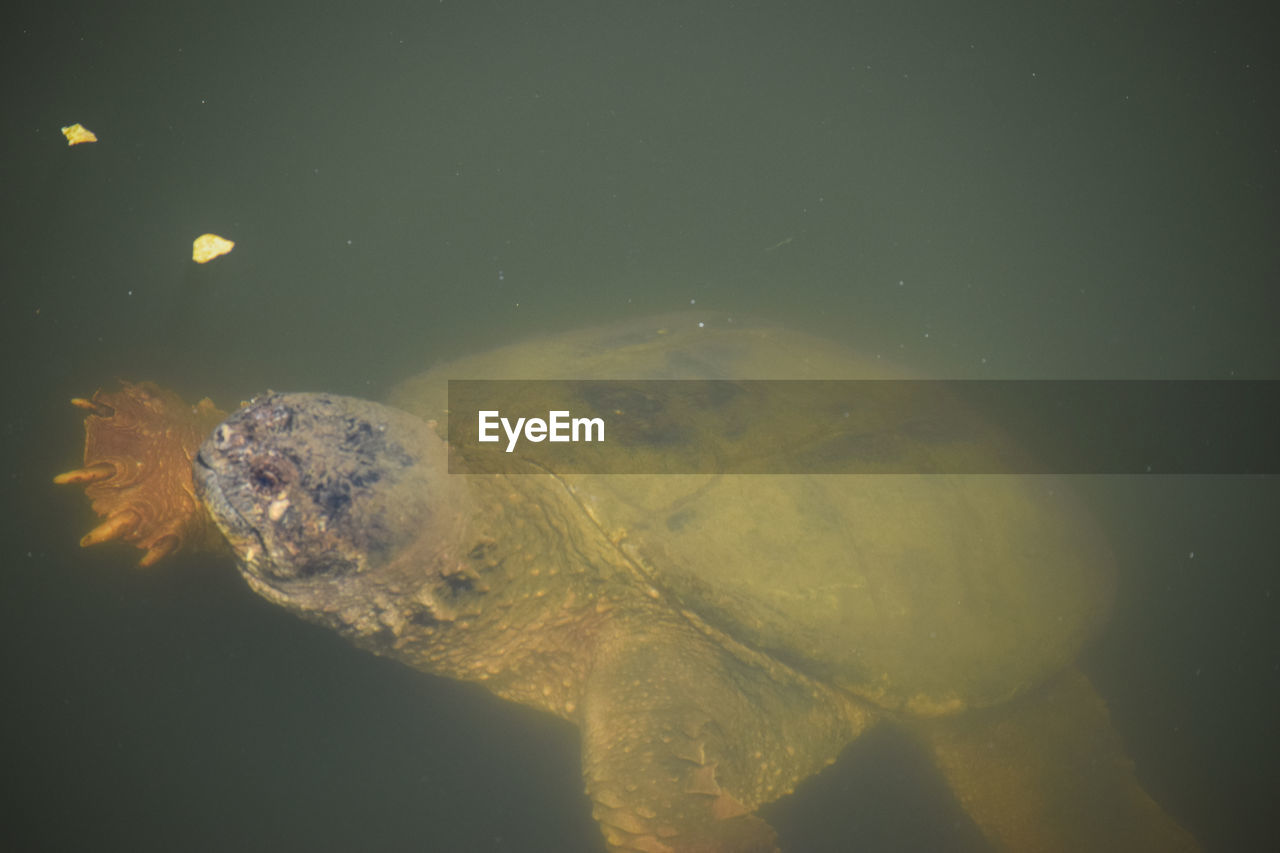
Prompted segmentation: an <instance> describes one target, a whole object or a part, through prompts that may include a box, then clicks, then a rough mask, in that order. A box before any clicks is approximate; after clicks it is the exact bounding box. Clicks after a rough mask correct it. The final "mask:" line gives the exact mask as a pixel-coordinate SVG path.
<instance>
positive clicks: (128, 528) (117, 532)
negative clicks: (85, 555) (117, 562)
mask: <svg viewBox="0 0 1280 853" xmlns="http://www.w3.org/2000/svg"><path fill="white" fill-rule="evenodd" d="M141 521H142V519H140V518H138V514H137V513H136V512H134V511H133V510H131V509H124V510H121V511H120V512H117V513H116V514H115V515H112V516H110V517H109V518H107V520H106V521H104V522H102V523H101V524H99V525H98V526H97V527H95V528H93V529H92V530H90V531H89V532H88V533H86V534H85V535H84V536H83V537H82V538H81V539H80V547H81V548H87V547H89V546H90V545H99V544H101V543H103V542H110V541H111V540H112V539H124V540H126V541H127V540H128V538H129V534H130V533H133V532H134V531H135V530H137V529H138V524H139V522H141Z"/></svg>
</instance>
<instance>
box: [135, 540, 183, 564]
mask: <svg viewBox="0 0 1280 853" xmlns="http://www.w3.org/2000/svg"><path fill="white" fill-rule="evenodd" d="M181 544H182V543H181V542H180V541H179V540H178V537H177V536H163V537H161V538H160V539H158V540H156V543H155V544H154V545H152V546H151V547H150V548H148V549H147V551H146V553H145V554H143V555H142V559H141V560H139V561H138V565H139V566H140V567H142V568H144V569H145V568H148V567H150V566H153V565H155V564H156V563H158V562H160V561H161V560H163V559H164V558H165V557H167V556H169V555H170V554H172V553H173V552H174V551H177V550H178V548H179V546H180V545H181Z"/></svg>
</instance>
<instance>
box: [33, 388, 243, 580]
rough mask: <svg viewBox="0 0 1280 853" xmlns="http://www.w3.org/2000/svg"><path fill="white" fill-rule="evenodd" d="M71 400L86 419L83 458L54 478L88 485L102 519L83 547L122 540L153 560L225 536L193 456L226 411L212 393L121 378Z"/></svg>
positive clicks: (147, 562) (148, 562)
mask: <svg viewBox="0 0 1280 853" xmlns="http://www.w3.org/2000/svg"><path fill="white" fill-rule="evenodd" d="M121 386H122V387H121V389H120V390H119V391H109V392H103V391H97V392H95V393H94V395H93V397H92V398H90V399H86V398H84V397H76V398H74V399H72V401H71V404H72V405H73V406H75V407H76V408H77V409H82V410H83V411H85V412H87V413H88V414H87V415H86V417H85V419H84V436H85V442H84V465H83V466H82V467H80V468H75V469H73V470H70V471H66V472H63V473H61V474H59V475H58V476H56V477H54V478H53V481H54V482H55V483H59V484H68V483H72V484H77V485H83V486H84V490H85V495H86V496H87V497H88V498H89V500H90V501H91V502H92V504H93V511H94V512H95V513H97V514H98V515H99V516H101V517H102V518H103V519H104V520H103V521H102V522H101V523H100V524H99V525H98V526H97V527H95V528H94V529H93V530H91V531H89V532H88V533H87V534H86V535H85V536H84V538H82V539H81V540H80V544H81V545H82V546H89V545H98V544H100V543H102V542H110V541H113V540H118V541H121V542H130V543H133V544H134V545H136V546H137V547H138V548H141V549H142V550H143V552H144V553H143V555H142V559H141V561H140V563H139V564H140V565H142V566H150V565H153V564H154V563H156V562H158V561H160V560H161V559H163V558H164V557H167V556H169V555H170V554H173V553H175V552H176V551H179V550H181V549H183V548H191V547H195V548H208V547H216V546H217V543H218V542H219V541H220V538H219V536H218V534H217V531H216V529H215V528H214V526H213V523H212V521H211V520H210V518H209V516H208V513H206V512H205V510H204V507H203V506H202V505H201V504H200V501H199V499H198V498H197V497H196V494H195V485H194V482H193V480H192V476H191V462H192V459H193V457H194V456H195V453H196V451H197V450H198V449H199V447H200V443H201V442H202V441H204V439H205V436H207V435H208V434H209V432H210V431H212V429H213V427H214V426H215V425H217V424H218V423H219V422H220V421H221V420H222V419H223V418H224V417H226V415H225V413H224V412H221V411H219V410H218V409H217V407H215V406H214V405H213V403H211V402H209V401H208V400H201V401H200V402H199V403H198V404H196V405H194V406H191V405H188V404H187V403H184V402H183V401H182V399H181V398H180V397H179V396H178V395H177V394H174V393H173V392H172V391H166V390H164V389H162V388H160V387H158V386H156V385H153V384H151V383H149V382H142V383H138V384H133V383H130V382H122V383H121Z"/></svg>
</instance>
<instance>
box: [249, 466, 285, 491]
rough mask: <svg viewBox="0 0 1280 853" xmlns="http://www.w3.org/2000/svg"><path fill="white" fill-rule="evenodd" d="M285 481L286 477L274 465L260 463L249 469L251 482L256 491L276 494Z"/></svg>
mask: <svg viewBox="0 0 1280 853" xmlns="http://www.w3.org/2000/svg"><path fill="white" fill-rule="evenodd" d="M283 482H284V477H282V476H281V475H280V472H279V471H277V470H276V469H275V467H274V466H272V465H268V464H265V463H260V464H258V465H254V466H253V467H252V468H250V469H249V483H250V484H251V485H252V486H253V488H254V490H255V491H259V492H267V493H270V494H275V493H276V492H277V491H279V489H280V485H281V484H282V483H283Z"/></svg>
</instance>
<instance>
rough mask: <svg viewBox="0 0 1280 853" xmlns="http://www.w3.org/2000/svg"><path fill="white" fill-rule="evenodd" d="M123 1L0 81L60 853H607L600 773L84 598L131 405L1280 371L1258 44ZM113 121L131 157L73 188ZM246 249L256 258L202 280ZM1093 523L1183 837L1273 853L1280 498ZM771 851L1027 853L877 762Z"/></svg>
mask: <svg viewBox="0 0 1280 853" xmlns="http://www.w3.org/2000/svg"><path fill="white" fill-rule="evenodd" d="M81 5H82V8H68V7H60V9H59V11H58V14H57V15H56V16H55V15H54V14H53V13H52V12H50V13H48V14H47V15H44V16H43V17H38V18H29V19H21V18H19V19H17V20H16V21H13V22H11V24H10V25H7V26H6V27H5V32H4V34H3V35H0V45H2V49H0V56H3V57H4V58H3V60H0V61H3V63H4V70H5V79H6V81H7V82H8V83H9V86H8V87H7V104H8V106H7V108H6V120H5V131H6V132H5V133H4V134H3V143H2V144H3V146H4V148H3V151H2V152H0V154H2V156H0V211H3V213H4V217H5V219H4V227H3V229H0V280H3V283H4V285H3V289H2V290H0V322H3V340H4V346H5V372H6V377H5V383H4V387H5V389H6V395H7V404H6V406H5V410H4V417H3V420H2V421H0V430H2V433H3V438H4V441H3V442H2V444H3V448H4V451H3V452H4V454H5V460H6V463H7V464H6V466H5V467H6V469H7V471H8V472H9V475H8V489H7V490H6V495H7V499H6V511H5V512H4V514H3V519H4V525H5V526H4V532H3V538H2V540H0V541H3V542H4V543H5V545H6V562H7V563H8V571H6V572H5V573H4V581H3V583H4V587H3V593H2V594H0V607H2V608H3V619H0V624H3V626H4V627H3V631H4V636H3V649H4V656H3V659H4V666H5V672H4V680H5V686H6V700H5V707H6V711H7V714H6V717H7V725H6V726H5V732H6V734H5V742H4V754H5V756H6V757H5V764H6V773H5V778H6V788H7V790H6V793H5V797H4V802H5V808H6V811H7V815H8V817H7V820H6V822H5V823H6V827H7V829H6V832H7V833H8V835H9V837H10V838H13V839H16V840H17V842H18V843H17V844H16V845H15V849H51V850H85V849H98V850H108V849H120V850H125V849H127V850H135V851H137V850H173V849H185V850H226V849H247V850H255V849H260V850H281V849H309V850H330V849H331V850H339V849H343V850H346V849H369V850H408V849H424V850H431V849H439V850H510V851H534V850H546V851H565V850H591V849H593V847H592V845H595V844H598V841H597V836H596V830H595V828H594V825H593V824H592V822H591V820H590V815H589V807H588V805H587V803H586V802H585V799H584V798H583V797H582V796H581V781H580V778H579V775H578V765H577V754H576V750H577V742H576V738H575V735H574V733H573V732H572V731H571V730H569V729H568V728H566V727H563V726H562V725H560V724H558V723H556V722H555V721H552V720H544V719H542V718H540V717H538V716H536V715H534V714H531V713H528V712H525V711H522V710H521V709H518V708H512V707H507V706H504V705H501V704H499V703H497V702H496V701H494V700H491V699H489V698H488V697H486V696H485V695H484V694H482V693H480V692H478V691H476V690H473V689H472V688H469V687H463V686H459V685H456V684H451V683H445V682H439V681H434V680H431V679H427V678H424V677H421V676H418V675H416V674H414V673H412V672H409V671H407V670H402V669H400V668H398V667H397V666H395V665H393V664H390V663H388V662H385V661H380V660H376V659H373V658H371V657H370V656H368V655H365V654H363V653H360V652H357V651H355V650H353V649H350V648H348V647H347V646H345V645H344V644H343V643H342V642H341V641H340V640H338V639H337V638H336V637H333V636H330V635H328V634H327V633H325V632H324V631H321V630H319V629H316V628H313V627H311V626H307V625H304V624H301V623H299V622H297V621H296V620H294V619H293V618H292V617H290V616H288V615H287V614H285V613H283V612H278V611H276V610H275V609H273V608H271V607H270V606H269V605H267V604H265V603H263V602H260V601H258V600H257V599H256V598H254V597H253V596H252V595H251V594H250V593H249V592H248V591H247V589H245V588H244V586H243V584H242V583H241V582H240V581H239V579H238V578H237V577H236V576H235V574H234V572H233V571H231V570H230V567H229V566H226V565H223V564H220V563H218V562H217V561H212V560H203V559H200V558H194V557H192V558H185V559H183V560H181V561H179V562H176V563H174V564H172V565H169V566H166V567H162V568H157V569H156V570H153V571H151V572H148V573H140V572H137V571H135V570H134V569H132V568H131V563H132V561H133V555H131V554H128V553H124V552H123V551H120V550H101V551H95V552H87V553H86V552H81V551H80V550H79V549H78V548H77V547H76V546H75V542H76V540H77V538H78V537H79V535H80V534H81V533H82V532H83V531H84V530H85V529H87V526H88V525H89V524H90V523H91V519H90V517H89V514H88V510H87V508H86V507H85V506H84V503H83V501H82V500H81V499H79V498H77V496H76V495H74V494H71V493H68V492H66V491H59V490H56V489H54V488H53V487H52V486H51V485H50V484H49V478H50V477H51V476H52V474H53V473H55V472H57V471H59V470H63V469H66V468H68V467H72V466H73V465H74V464H75V463H76V462H77V461H78V452H79V442H80V426H79V418H78V417H77V416H76V414H75V413H74V412H73V410H72V409H71V408H70V407H68V406H67V405H66V402H65V401H66V399H67V398H69V397H71V396H74V395H81V394H85V393H87V392H91V391H92V390H93V389H94V388H95V387H98V386H100V385H104V384H109V383H111V382H113V381H114V377H117V376H119V377H127V378H149V379H154V380H156V381H159V382H162V383H164V384H167V385H170V386H172V387H174V388H176V389H177V390H179V391H181V392H182V393H184V394H185V395H187V396H190V397H196V396H199V395H203V394H209V395H212V396H213V397H214V398H215V399H216V400H218V401H220V402H221V403H222V404H223V405H224V406H225V405H230V404H234V402H235V401H237V400H239V399H242V398H244V397H247V396H249V395H251V394H252V393H254V392H257V391H261V390H263V389H265V388H268V387H270V388H276V389H301V390H316V389H326V390H332V391H337V392H344V393H351V394H358V395H362V396H369V397H374V398H377V397H379V396H381V395H382V394H383V393H384V392H385V391H386V389H387V388H389V386H390V385H391V384H392V383H394V382H395V381H396V380H398V379H400V378H402V377H404V376H406V375H407V374H409V373H410V372H413V371H416V370H419V369H422V368H424V367H425V366H427V365H428V364H430V363H431V362H433V361H435V360H438V359H443V358H447V357H451V356H454V355H457V354H461V353H463V352H469V351H475V350H479V349H483V348H485V347H488V346H491V345H493V344H496V343H500V342H503V341H508V340H512V339H516V338H519V337H523V336H528V335H531V334H539V333H547V332H553V331H557V330H563V329H569V328H575V327H579V326H582V325H586V324H596V323H603V322H609V321H615V320H622V319H626V318H632V317H640V316H644V315H647V314H651V313H658V312H666V311H671V310H677V309H691V310H694V311H698V312H705V313H706V315H707V316H708V317H710V318H721V317H727V316H743V317H757V318H763V319H767V320H774V321H781V322H785V323H788V324H791V325H794V326H797V327H799V328H802V329H805V330H808V331H814V332H818V333H822V334H825V335H828V336H831V337H834V338H837V339H840V340H843V341H845V342H847V343H848V344H850V345H851V346H854V347H856V348H858V349H862V350H865V351H868V352H872V353H877V354H881V355H883V357H884V358H886V359H891V360H894V361H897V362H901V363H903V364H906V365H909V366H911V367H914V368H917V369H920V370H921V371H923V372H925V373H926V374H928V375H936V376H946V377H1019V378H1023V377H1032V378H1039V377H1083V378H1094V377H1099V378H1101V377H1124V378H1138V377H1140V378H1166V377H1168V378H1209V379H1228V378H1232V377H1250V378H1277V376H1278V375H1280V342H1278V341H1280V338H1278V337H1277V336H1276V335H1275V333H1274V318H1275V297H1274V288H1275V282H1276V272H1277V249H1276V243H1275V234H1276V225H1277V218H1276V202H1277V199H1276V190H1275V187H1276V185H1277V182H1276V179H1277V175H1276V160H1275V151H1274V139H1273V137H1271V136H1270V135H1268V132H1267V124H1266V121H1265V117H1266V116H1267V113H1268V105H1269V104H1270V103H1271V100H1272V93H1273V92H1274V91H1275V84H1276V82H1277V81H1276V80H1275V78H1274V74H1273V71H1272V70H1271V66H1270V64H1269V57H1270V50H1271V48H1270V45H1269V43H1268V42H1266V41H1265V40H1264V35H1263V34H1264V32H1265V31H1266V28H1265V27H1263V26H1262V25H1261V23H1260V22H1259V21H1251V20H1249V19H1248V17H1247V16H1244V15H1243V14H1241V13H1239V12H1236V13H1224V11H1223V10H1221V9H1215V10H1208V9H1198V8H1196V7H1192V8H1190V9H1188V8H1184V7H1180V6H1179V7H1174V8H1171V9H1165V8H1164V7H1163V6H1156V5H1154V4H1153V5H1151V6H1150V7H1149V8H1137V9H1134V8H1129V9H1125V10H1117V9H1116V8H1115V5H1114V4H1107V3H1084V4H1081V3H1073V4H1062V7H1063V10H1062V11H1058V12H1051V13H1046V12H1044V11H1030V10H1029V7H1026V4H1014V3H1008V4H978V7H979V8H972V7H973V4H944V3H936V4H924V3H908V4H902V3H883V4H871V5H870V6H868V5H867V4H858V5H857V7H856V8H854V7H852V6H851V4H846V3H816V2H814V3H785V4H784V3H727V2H710V3H646V4H638V3H620V2H552V3H542V4H536V5H531V4H523V3H513V2H477V3H454V2H448V1H447V0H446V2H440V3H436V2H427V3H421V4H374V5H373V6H371V7H369V8H365V7H360V8H359V9H357V7H356V6H353V5H351V4H329V5H322V4H265V5H264V4H243V5H237V4H230V5H228V4H220V5H218V6H216V7H210V6H209V5H207V4H203V5H197V4H183V3H177V4H175V3H168V4H139V5H136V6H133V7H132V8H131V9H130V10H127V11H121V10H120V9H117V8H115V7H111V6H103V5H101V4H99V5H93V4H81ZM960 6H968V7H970V8H966V9H964V10H963V11H962V10H961V9H960V8H959V7H960ZM1037 8H1038V7H1037ZM41 14H42V15H43V13H41ZM73 122H82V123H83V124H84V125H85V126H87V127H88V128H90V129H91V130H93V131H94V132H95V133H97V135H98V137H99V140H100V141H99V142H98V143H96V144H94V145H82V146H78V147H75V148H68V147H67V146H66V144H65V142H64V140H63V139H62V137H61V135H60V133H59V128H60V127H61V126H63V125H68V124H71V123H73ZM206 231H211V232H216V233H219V234H222V235H223V236H226V237H229V238H231V239H233V240H235V241H236V243H237V245H236V248H235V250H234V251H233V252H232V253H231V254H230V255H229V256H227V257H225V258H221V259H219V260H217V261H215V262H213V263H211V264H209V265H207V266H204V267H197V266H195V265H194V264H192V263H191V261H190V258H189V252H190V243H191V240H192V239H193V238H194V237H195V236H197V235H199V234H201V233H204V232H206ZM1082 487H1083V488H1084V489H1085V491H1086V492H1087V493H1088V494H1089V495H1090V497H1091V499H1092V500H1093V501H1094V502H1095V503H1094V505H1095V508H1096V510H1097V512H1098V514H1099V516H1100V518H1101V519H1102V521H1103V524H1104V525H1105V526H1106V527H1107V528H1108V531H1109V532H1110V534H1111V535H1112V538H1113V542H1114V545H1115V548H1116V550H1117V553H1118V554H1119V556H1120V557H1121V565H1122V572H1123V575H1122V578H1121V583H1120V600H1119V602H1118V604H1117V610H1116V614H1115V617H1114V619H1113V620H1112V623H1111V627H1110V628H1109V630H1108V632H1107V633H1106V634H1105V635H1104V636H1103V637H1101V638H1100V639H1099V641H1098V643H1097V644H1096V646H1095V647H1094V648H1093V649H1092V650H1091V651H1090V652H1089V654H1088V655H1087V657H1086V658H1085V661H1084V663H1085V666H1086V669H1087V670H1088V671H1089V673H1090V674H1091V675H1092V676H1093V678H1094V680H1095V681H1096V683H1097V684H1098V686H1099V688H1100V690H1101V692H1102V693H1103V694H1104V695H1105V696H1106V697H1107V698H1108V701H1109V702H1110V704H1111V707H1112V710H1113V714H1114V717H1115V721H1116V724H1117V727H1118V728H1119V729H1120V730H1121V732H1122V734H1123V736H1124V738H1125V740H1126V742H1127V743H1128V745H1129V747H1130V750H1131V752H1132V754H1133V756H1134V758H1135V760H1136V762H1137V766H1138V769H1139V774H1140V776H1141V778H1142V779H1143V781H1144V783H1145V784H1146V786H1147V787H1148V789H1149V790H1150V791H1151V792H1152V793H1153V794H1154V795H1155V796H1156V797H1157V799H1159V800H1160V801H1161V802H1162V803H1163V804H1164V805H1165V806H1166V807H1167V808H1168V809H1169V810H1170V811H1171V812H1173V813H1174V814H1175V815H1177V816H1178V817H1179V819H1180V820H1181V821H1182V822H1183V823H1184V824H1185V825H1186V826H1188V827H1189V828H1191V829H1192V830H1193V831H1194V832H1195V833H1196V834H1197V835H1198V837H1199V838H1200V839H1201V840H1202V841H1203V842H1204V844H1205V846H1206V848H1207V849H1241V848H1243V847H1246V846H1249V845H1253V844H1259V843H1261V839H1263V838H1265V837H1266V835H1267V834H1269V833H1270V830H1271V819H1270V817H1269V814H1270V812H1269V809H1270V807H1271V804H1272V801H1273V799H1274V792H1275V790H1276V782H1277V779H1276V772H1277V771H1276V770H1275V768H1276V767H1277V766H1280V762H1278V761H1277V758H1280V756H1278V755H1277V749H1276V745H1275V739H1274V737H1273V721H1274V720H1275V719H1276V718H1277V713H1278V712H1280V658H1277V649H1280V630H1278V629H1277V625H1280V620H1278V619H1277V618H1276V616H1277V614H1276V607H1277V600H1278V599H1280V590H1277V589H1276V585H1277V582H1278V580H1280V578H1278V576H1277V565H1278V562H1280V561H1278V559H1277V558H1278V557H1280V535H1278V534H1277V532H1276V529H1275V525H1274V519H1275V517H1276V510H1277V507H1278V506H1280V502H1278V501H1277V498H1278V497H1280V487H1278V486H1277V484H1276V483H1275V481H1274V480H1243V479H1227V478H1194V479H1193V478H1184V479H1178V480H1170V479H1145V480H1143V479H1136V478H1133V479H1112V480H1107V481H1102V480H1094V481H1090V482H1088V483H1083V484H1082ZM770 816H771V819H772V820H773V821H774V823H775V825H776V826H777V827H778V828H779V830H780V832H781V833H782V835H783V837H784V839H785V840H786V841H787V842H788V843H789V845H790V847H789V849H790V850H792V851H797V853H803V851H818V850H844V849H849V847H850V846H851V845H853V844H854V843H855V842H856V843H857V844H858V846H859V849H865V850H900V849H913V848H914V849H939V848H941V847H948V846H949V847H959V846H964V845H969V846H974V845H979V844H980V840H979V839H977V838H975V836H974V834H973V833H974V831H973V829H972V827H970V826H968V825H967V824H965V823H964V819H963V816H962V815H961V814H960V813H959V812H958V810H957V809H956V806H955V804H954V802H953V801H951V800H950V799H949V795H947V793H946V792H945V790H944V789H943V788H942V787H941V786H940V783H938V782H937V781H936V780H935V779H934V777H932V776H931V775H930V773H929V770H928V768H927V766H926V765H925V764H924V763H923V762H922V761H920V762H914V761H913V759H912V757H911V756H909V755H908V756H903V755H902V753H901V752H900V751H895V750H894V749H893V745H892V744H886V743H881V742H880V741H878V740H876V741H868V742H866V743H864V744H860V745H858V746H856V747H855V748H854V749H853V750H851V751H850V752H849V753H848V754H847V755H846V758H845V760H843V761H842V762H841V763H840V764H838V765H837V766H836V767H835V768H833V770H832V771H831V772H830V773H829V774H827V775H824V776H822V777H820V778H818V779H817V780H815V781H814V782H812V783H810V784H809V785H807V786H806V787H805V788H804V789H803V790H802V792H801V795H800V796H798V797H795V798H792V799H791V800H789V801H786V802H784V803H780V804H778V805H777V806H775V807H773V808H772V810H771V812H770Z"/></svg>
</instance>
